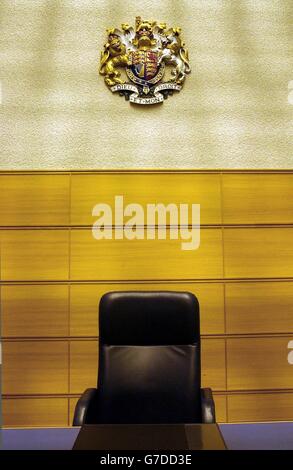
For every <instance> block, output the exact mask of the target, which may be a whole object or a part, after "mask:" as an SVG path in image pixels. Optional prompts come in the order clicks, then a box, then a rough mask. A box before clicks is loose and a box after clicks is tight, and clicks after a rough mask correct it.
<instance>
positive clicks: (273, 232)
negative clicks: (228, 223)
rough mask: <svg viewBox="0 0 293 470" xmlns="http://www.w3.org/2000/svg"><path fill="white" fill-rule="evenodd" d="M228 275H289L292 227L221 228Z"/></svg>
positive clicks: (292, 268) (292, 263)
mask: <svg viewBox="0 0 293 470" xmlns="http://www.w3.org/2000/svg"><path fill="white" fill-rule="evenodd" d="M224 262H225V274H226V277H228V278H238V277H239V278H266V277H281V278H282V277H292V276H293V228H245V229H242V228H241V229H239V228H229V229H227V228H225V229H224Z"/></svg>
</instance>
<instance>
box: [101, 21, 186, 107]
mask: <svg viewBox="0 0 293 470" xmlns="http://www.w3.org/2000/svg"><path fill="white" fill-rule="evenodd" d="M107 33H108V41H107V43H106V44H105V46H104V51H103V52H102V54H101V64H100V74H101V75H103V76H104V78H105V83H106V84H107V85H108V87H109V88H110V90H111V91H112V92H119V94H120V95H122V96H123V95H124V96H125V99H126V100H129V101H130V102H131V103H136V104H156V103H162V102H163V101H164V99H166V98H167V97H168V96H169V95H172V94H173V92H174V91H180V90H181V88H182V84H183V82H184V80H185V78H186V75H187V74H188V73H190V65H189V59H188V51H187V49H186V47H185V44H184V42H183V41H182V38H181V30H180V28H167V27H166V24H165V23H157V22H153V21H143V20H142V19H141V17H137V18H136V22H135V29H134V28H133V27H131V26H129V25H128V24H122V25H121V30H120V29H116V28H111V29H108V30H107ZM168 66H170V68H169V67H168ZM168 71H169V77H168V78H167V81H165V82H163V78H164V77H166V75H167V73H168ZM124 72H125V73H124ZM123 75H125V76H123ZM126 80H127V81H126Z"/></svg>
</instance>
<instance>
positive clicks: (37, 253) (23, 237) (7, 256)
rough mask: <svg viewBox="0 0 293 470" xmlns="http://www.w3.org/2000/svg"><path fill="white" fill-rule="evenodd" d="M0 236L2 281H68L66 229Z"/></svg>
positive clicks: (12, 231)
mask: <svg viewBox="0 0 293 470" xmlns="http://www.w3.org/2000/svg"><path fill="white" fill-rule="evenodd" d="M0 237H1V244H2V246H1V279H2V280H5V281H6V280H7V281H9V280H11V281H17V280H22V281H26V280H31V281H34V280H36V281H42V280H48V281H49V280H63V279H68V270H69V232H68V231H67V230H3V231H1V233H0Z"/></svg>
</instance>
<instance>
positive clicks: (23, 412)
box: [2, 397, 68, 427]
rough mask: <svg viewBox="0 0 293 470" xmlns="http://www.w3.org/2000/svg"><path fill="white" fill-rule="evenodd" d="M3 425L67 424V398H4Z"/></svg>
mask: <svg viewBox="0 0 293 470" xmlns="http://www.w3.org/2000/svg"><path fill="white" fill-rule="evenodd" d="M2 412H3V425H4V427H18V426H19V427H21V426H29V427H31V426H40V427H45V426H64V427H65V426H67V425H68V399H67V398H55V397H52V398H44V397H40V398H39V397H38V398H4V399H3V400H2Z"/></svg>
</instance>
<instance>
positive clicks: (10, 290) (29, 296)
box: [1, 285, 69, 337]
mask: <svg viewBox="0 0 293 470" xmlns="http://www.w3.org/2000/svg"><path fill="white" fill-rule="evenodd" d="M68 294H69V288H68V286H65V285H30V286H27V285H9V286H2V288H1V313H2V325H1V327H2V331H1V333H2V336H4V337H9V336H14V337H17V336H20V337H30V336H44V337H48V336H52V337H54V336H67V335H68V331H69V321H68V320H69V312H68V310H69V309H68V304H69V299H68V297H69V295H68Z"/></svg>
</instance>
